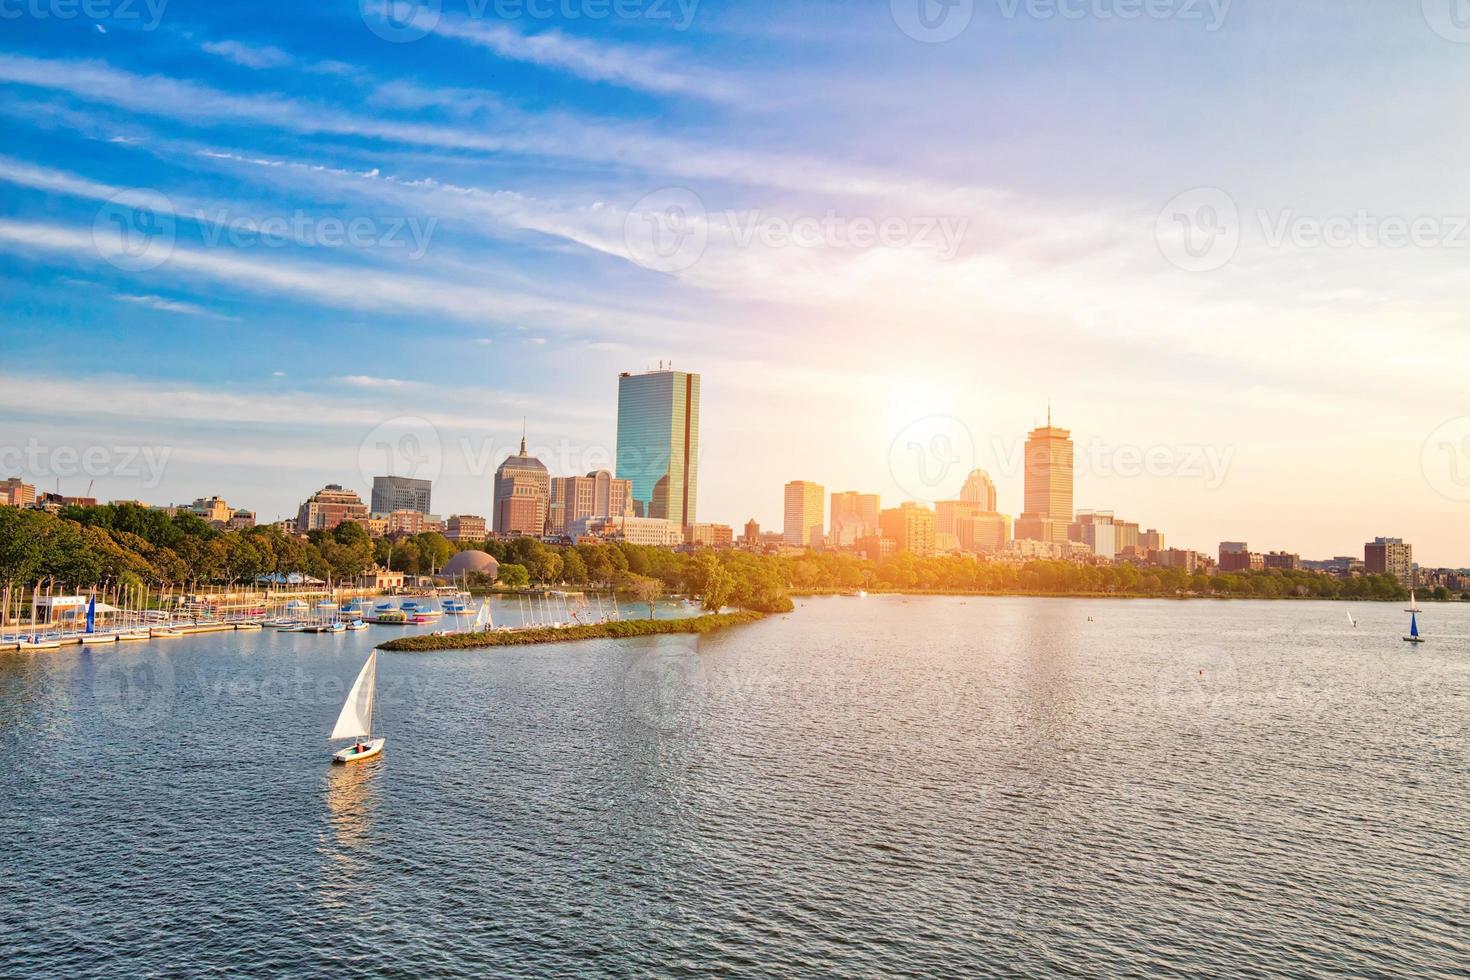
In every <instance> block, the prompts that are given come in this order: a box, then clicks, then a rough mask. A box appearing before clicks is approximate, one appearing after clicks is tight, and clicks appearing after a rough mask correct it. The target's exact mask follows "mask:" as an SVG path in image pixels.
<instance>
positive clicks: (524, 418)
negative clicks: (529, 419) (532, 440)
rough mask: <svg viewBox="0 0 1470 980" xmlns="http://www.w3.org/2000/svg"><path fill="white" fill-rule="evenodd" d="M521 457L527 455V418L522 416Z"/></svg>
mask: <svg viewBox="0 0 1470 980" xmlns="http://www.w3.org/2000/svg"><path fill="white" fill-rule="evenodd" d="M521 455H522V456H524V455H526V417H525V416H524V415H522V416H521Z"/></svg>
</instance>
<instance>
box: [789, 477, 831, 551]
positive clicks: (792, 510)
mask: <svg viewBox="0 0 1470 980" xmlns="http://www.w3.org/2000/svg"><path fill="white" fill-rule="evenodd" d="M822 503H823V487H822V485H821V484H820V483H813V482H811V481H810V480H792V481H791V482H790V483H788V484H786V521H785V524H784V525H783V530H784V534H783V537H782V540H783V541H785V543H786V544H788V545H790V546H791V547H793V548H819V547H821V546H822Z"/></svg>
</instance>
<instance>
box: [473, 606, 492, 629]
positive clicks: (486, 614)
mask: <svg viewBox="0 0 1470 980" xmlns="http://www.w3.org/2000/svg"><path fill="white" fill-rule="evenodd" d="M491 625H492V624H491V622H490V600H489V599H485V600H483V601H482V602H481V603H480V611H479V613H477V614H476V615H475V630H476V632H478V631H481V630H487V629H489V628H490V627H491Z"/></svg>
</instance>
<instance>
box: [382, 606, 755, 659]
mask: <svg viewBox="0 0 1470 980" xmlns="http://www.w3.org/2000/svg"><path fill="white" fill-rule="evenodd" d="M765 617H766V614H765V613H762V612H755V611H753V610H748V609H743V610H740V611H739V612H732V613H718V614H712V615H706V616H689V617H686V618H684V619H621V620H614V621H612V622H607V623H588V624H586V625H583V626H565V627H562V628H560V629H555V628H552V627H538V628H535V629H527V630H492V631H489V632H484V633H451V634H450V635H448V636H429V635H423V636H403V637H399V638H398V639H396V640H389V641H387V642H386V643H380V644H378V649H379V650H387V651H389V652H394V653H426V652H430V651H433V650H475V649H479V648H481V647H509V646H527V645H530V644H535V643H570V642H573V641H575V640H601V639H614V640H617V639H625V638H627V637H632V636H660V635H665V634H670V633H709V632H711V631H712V630H717V629H725V628H726V627H729V626H743V625H745V624H747V623H754V622H758V621H759V620H762V619H765Z"/></svg>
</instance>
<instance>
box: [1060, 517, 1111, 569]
mask: <svg viewBox="0 0 1470 980" xmlns="http://www.w3.org/2000/svg"><path fill="white" fill-rule="evenodd" d="M1067 539H1068V540H1069V541H1079V542H1081V543H1082V544H1085V545H1087V547H1089V548H1091V549H1092V553H1093V554H1094V555H1096V556H1098V557H1099V558H1109V559H1112V558H1116V557H1118V527H1117V524H1116V523H1115V522H1114V521H1113V513H1112V511H1107V510H1100V511H1091V510H1084V511H1079V512H1078V513H1077V519H1076V520H1074V521H1073V522H1072V523H1071V524H1070V525H1069V526H1068V528H1067Z"/></svg>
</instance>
